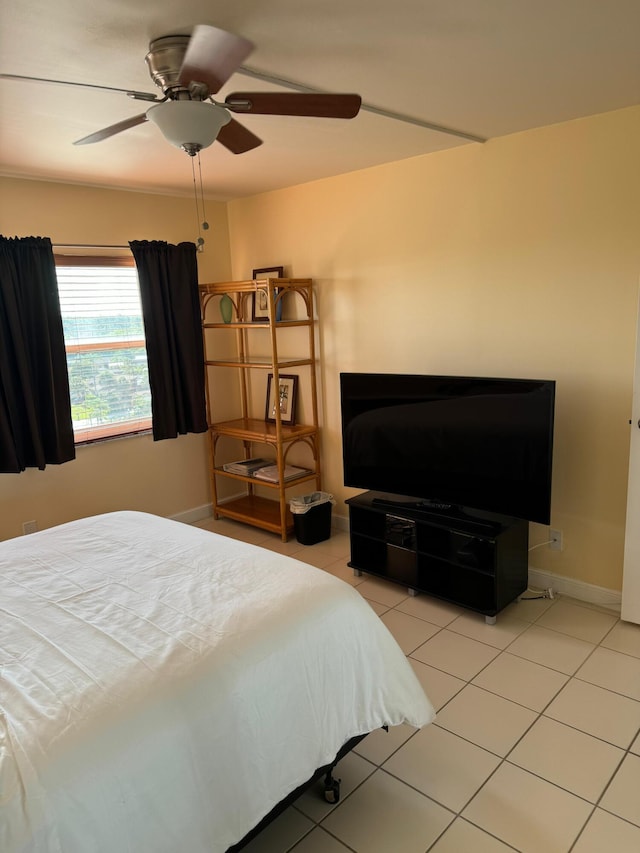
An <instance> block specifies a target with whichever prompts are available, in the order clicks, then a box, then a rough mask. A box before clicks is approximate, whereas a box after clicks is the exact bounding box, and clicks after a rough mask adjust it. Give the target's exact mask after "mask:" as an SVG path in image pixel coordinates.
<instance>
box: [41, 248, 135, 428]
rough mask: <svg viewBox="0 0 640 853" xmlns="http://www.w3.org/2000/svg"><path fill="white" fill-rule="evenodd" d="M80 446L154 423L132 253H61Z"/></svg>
mask: <svg viewBox="0 0 640 853" xmlns="http://www.w3.org/2000/svg"><path fill="white" fill-rule="evenodd" d="M56 271H57V276H58V292H59V294H60V309H61V312H62V324H63V329H64V339H65V348H66V351H67V366H68V370H69V387H70V391H71V415H72V418H73V431H74V436H75V441H76V444H78V443H81V442H86V441H92V440H96V439H99V438H106V437H108V436H115V435H125V434H128V433H133V432H139V431H142V430H148V429H150V428H151V391H150V389H149V375H148V370H147V351H146V348H145V339H144V327H143V323H142V307H141V305H140V289H139V286H138V276H137V273H136V268H135V264H134V262H133V258H131V259H129V258H91V257H82V258H79V257H78V258H77V257H56Z"/></svg>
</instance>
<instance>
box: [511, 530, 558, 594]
mask: <svg viewBox="0 0 640 853" xmlns="http://www.w3.org/2000/svg"><path fill="white" fill-rule="evenodd" d="M545 544H546V543H545ZM527 592H534V593H536V595H527V596H524V595H521V596H519V597H518V601H539V600H540V599H542V598H550V599H554V598H555V597H556V596H555V593H554V591H553V587H551V586H550V587H548V588H547V589H531V587H527Z"/></svg>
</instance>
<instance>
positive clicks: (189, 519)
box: [169, 504, 213, 524]
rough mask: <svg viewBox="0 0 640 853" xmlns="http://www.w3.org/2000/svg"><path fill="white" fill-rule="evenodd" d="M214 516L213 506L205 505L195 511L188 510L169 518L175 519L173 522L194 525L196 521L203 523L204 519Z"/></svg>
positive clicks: (195, 508) (197, 507)
mask: <svg viewBox="0 0 640 853" xmlns="http://www.w3.org/2000/svg"><path fill="white" fill-rule="evenodd" d="M212 515H213V506H212V505H211V504H203V505H202V506H196V507H194V508H193V509H186V510H184V512H177V513H176V514H175V515H170V516H169V518H171V519H173V521H181V522H182V523H183V524H193V523H194V522H195V521H202V520H203V519H204V518H209V517H210V516H212Z"/></svg>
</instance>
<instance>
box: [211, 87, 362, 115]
mask: <svg viewBox="0 0 640 853" xmlns="http://www.w3.org/2000/svg"><path fill="white" fill-rule="evenodd" d="M361 103H362V99H361V98H360V95H343V94H320V93H318V94H310V93H307V92H233V94H231V95H228V96H227V97H226V98H225V106H227V107H228V108H229V109H230V110H233V112H236V113H253V114H254V115H278V116H317V117H319V118H354V116H357V115H358V112H359V110H360V105H361Z"/></svg>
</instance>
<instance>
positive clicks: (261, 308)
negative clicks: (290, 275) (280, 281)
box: [251, 267, 284, 323]
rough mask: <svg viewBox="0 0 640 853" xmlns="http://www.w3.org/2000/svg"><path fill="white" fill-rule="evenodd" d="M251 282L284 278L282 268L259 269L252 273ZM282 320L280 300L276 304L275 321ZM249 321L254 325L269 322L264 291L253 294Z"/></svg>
mask: <svg viewBox="0 0 640 853" xmlns="http://www.w3.org/2000/svg"><path fill="white" fill-rule="evenodd" d="M252 278H253V280H254V281H255V280H256V279H257V278H258V279H259V278H284V267H261V268H260V269H257V270H254V271H253V276H252ZM281 319H282V300H280V301H278V302H277V308H276V321H278V320H281ZM251 320H252V321H253V322H254V323H266V322H268V320H269V310H268V307H267V293H266V291H264V290H257V291H256V292H255V293H254V294H253V304H252V307H251Z"/></svg>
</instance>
